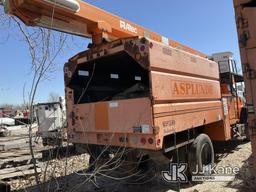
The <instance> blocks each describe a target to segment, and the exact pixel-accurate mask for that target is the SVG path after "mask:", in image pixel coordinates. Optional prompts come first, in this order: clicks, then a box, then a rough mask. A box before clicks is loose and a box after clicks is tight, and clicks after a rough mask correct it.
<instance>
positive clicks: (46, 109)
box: [35, 98, 66, 146]
mask: <svg viewBox="0 0 256 192" xmlns="http://www.w3.org/2000/svg"><path fill="white" fill-rule="evenodd" d="M35 109H36V118H37V122H38V132H37V136H39V137H41V138H42V140H43V145H44V146H46V145H60V144H61V143H62V141H63V139H65V138H66V131H65V125H66V123H65V122H66V110H65V103H64V100H63V99H62V98H60V101H59V102H51V103H39V104H37V105H36V106H35Z"/></svg>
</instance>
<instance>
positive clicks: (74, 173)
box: [11, 142, 256, 192]
mask: <svg viewBox="0 0 256 192" xmlns="http://www.w3.org/2000/svg"><path fill="white" fill-rule="evenodd" d="M215 151H216V154H217V155H216V156H217V157H216V162H217V165H225V166H227V165H232V166H238V167H239V168H240V171H239V174H237V175H236V177H235V180H234V181H232V182H205V183H202V184H191V183H190V184H186V185H178V184H166V183H164V182H163V181H162V180H161V178H157V179H154V180H152V181H151V182H150V183H147V184H140V185H134V184H133V185H131V184H127V183H126V182H124V181H122V180H118V181H117V180H113V179H110V178H105V177H97V178H95V179H93V180H92V181H93V182H89V183H88V182H85V180H86V177H85V175H84V174H83V172H81V171H80V172H79V170H82V169H84V168H85V167H86V166H87V163H85V162H88V156H87V155H80V156H76V157H72V158H69V159H68V160H67V161H65V160H54V161H51V162H50V163H49V171H48V174H47V177H48V178H52V180H51V181H50V182H48V183H47V185H45V186H46V187H45V189H47V190H46V191H67V192H136V191H139V192H144V191H147V192H148V191H149V192H151V191H152V192H153V191H154V192H155V191H156V192H172V191H179V190H180V191H182V192H197V191H198V192H208V191H209V192H211V191H212V192H223V191H228V192H233V191H245V192H250V191H256V181H255V177H253V176H252V175H251V173H250V170H251V167H252V164H251V161H250V159H251V144H250V143H249V142H247V143H245V142H229V143H221V144H218V145H217V147H215ZM63 167H67V169H66V170H67V176H64V175H65V171H64V170H65V169H63ZM60 170H61V171H60ZM29 182H30V183H29ZM32 183H34V181H32V180H30V179H27V180H25V181H24V180H16V181H12V182H11V185H12V189H16V190H17V189H20V190H18V191H33V192H34V191H35V192H37V191H39V190H38V189H37V188H36V187H26V186H28V185H30V186H31V184H32ZM94 183H96V184H97V187H96V186H95V184H94ZM21 184H22V186H23V187H22V188H23V189H21Z"/></svg>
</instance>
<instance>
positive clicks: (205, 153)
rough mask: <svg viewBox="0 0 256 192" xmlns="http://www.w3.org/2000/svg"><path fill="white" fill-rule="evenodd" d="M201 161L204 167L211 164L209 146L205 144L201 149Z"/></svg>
mask: <svg viewBox="0 0 256 192" xmlns="http://www.w3.org/2000/svg"><path fill="white" fill-rule="evenodd" d="M201 160H202V165H203V166H206V165H209V164H211V163H212V153H211V146H210V145H209V144H208V143H205V144H204V145H203V146H202V149H201Z"/></svg>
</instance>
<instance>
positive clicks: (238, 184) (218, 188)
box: [181, 143, 256, 192]
mask: <svg viewBox="0 0 256 192" xmlns="http://www.w3.org/2000/svg"><path fill="white" fill-rule="evenodd" d="M218 161H219V162H218V164H217V165H218V166H227V165H231V166H238V167H239V168H240V171H239V173H238V174H237V175H236V177H235V180H234V181H232V182H205V183H203V184H198V185H195V186H193V187H190V188H187V189H182V190H181V191H183V192H197V191H200V192H208V191H211V192H223V191H225V192H235V191H246V192H250V191H252V192H253V191H254V192H255V191H256V182H255V177H253V176H252V175H251V173H250V170H251V169H252V162H251V144H250V143H244V144H240V145H238V146H237V147H236V148H235V149H234V150H231V151H230V153H223V154H221V155H220V154H219V157H218Z"/></svg>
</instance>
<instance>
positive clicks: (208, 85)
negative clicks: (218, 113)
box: [151, 71, 221, 101]
mask: <svg viewBox="0 0 256 192" xmlns="http://www.w3.org/2000/svg"><path fill="white" fill-rule="evenodd" d="M151 78H152V86H153V87H152V92H153V97H154V99H155V100H156V101H157V100H158V101H161V100H163V101H181V100H190V101H191V100H218V99H220V98H221V92H220V83H219V81H214V80H207V79H202V78H193V77H189V76H183V75H174V74H168V73H163V72H155V71H152V72H151Z"/></svg>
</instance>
